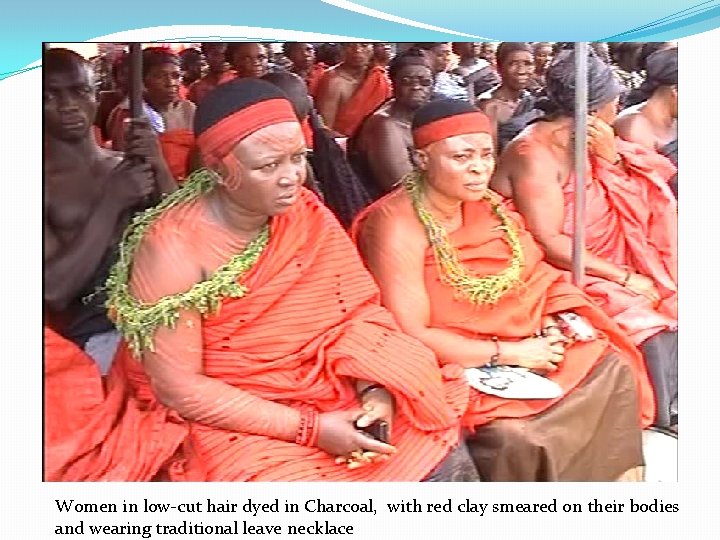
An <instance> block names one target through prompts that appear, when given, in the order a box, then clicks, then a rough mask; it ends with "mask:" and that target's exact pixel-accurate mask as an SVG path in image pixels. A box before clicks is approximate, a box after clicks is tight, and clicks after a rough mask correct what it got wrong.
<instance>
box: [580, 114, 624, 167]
mask: <svg viewBox="0 0 720 540" xmlns="http://www.w3.org/2000/svg"><path fill="white" fill-rule="evenodd" d="M587 134H588V147H589V148H590V152H591V153H592V154H593V155H595V156H598V157H600V158H602V159H604V160H605V161H607V162H609V163H613V164H615V163H616V162H617V160H618V158H619V155H618V153H617V148H616V147H615V131H613V128H612V126H610V125H609V124H607V123H605V122H604V121H602V120H600V118H598V117H597V116H588V123H587Z"/></svg>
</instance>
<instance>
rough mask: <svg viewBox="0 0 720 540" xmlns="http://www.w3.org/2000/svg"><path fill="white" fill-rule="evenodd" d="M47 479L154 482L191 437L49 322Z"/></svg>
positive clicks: (166, 412)
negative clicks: (135, 396)
mask: <svg viewBox="0 0 720 540" xmlns="http://www.w3.org/2000/svg"><path fill="white" fill-rule="evenodd" d="M44 390H45V426H44V427H45V441H44V442H45V453H44V457H45V460H44V477H45V480H46V481H63V482H76V481H144V480H151V479H152V478H153V477H154V476H155V474H156V473H157V472H158V471H159V470H160V469H161V467H162V466H163V465H164V464H165V463H166V462H167V461H168V460H169V459H170V458H171V456H172V455H173V454H174V452H175V451H176V449H177V448H178V446H179V445H180V444H181V442H182V441H183V440H184V439H185V438H186V436H187V428H186V427H185V426H183V425H182V423H181V422H180V421H179V419H177V418H173V416H172V414H170V413H169V412H168V411H167V410H163V409H160V408H157V407H150V408H147V409H146V408H141V407H140V406H139V404H138V402H137V401H136V400H134V399H132V398H130V397H129V395H128V389H127V384H126V382H125V381H124V379H123V378H122V377H118V376H117V373H115V375H114V376H110V377H109V379H108V383H107V386H106V387H104V386H103V380H102V377H101V376H100V372H99V371H98V369H97V367H96V365H95V363H94V362H93V360H92V359H91V358H90V357H88V356H87V355H86V354H85V353H84V352H83V351H82V350H81V349H79V348H78V347H77V346H76V345H75V344H74V343H72V342H70V341H68V340H66V339H65V338H63V337H61V336H60V335H59V334H57V333H56V332H54V331H53V330H51V329H49V328H47V327H46V328H45V389H44Z"/></svg>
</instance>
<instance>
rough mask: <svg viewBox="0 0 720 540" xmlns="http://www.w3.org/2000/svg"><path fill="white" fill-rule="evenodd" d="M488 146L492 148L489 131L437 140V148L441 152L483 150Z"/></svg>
mask: <svg viewBox="0 0 720 540" xmlns="http://www.w3.org/2000/svg"><path fill="white" fill-rule="evenodd" d="M488 147H490V148H492V136H491V135H490V134H489V133H466V134H463V135H455V136H453V137H448V138H447V139H443V140H442V141H438V149H439V150H440V151H441V152H457V151H460V150H468V149H471V150H484V149H487V148H488Z"/></svg>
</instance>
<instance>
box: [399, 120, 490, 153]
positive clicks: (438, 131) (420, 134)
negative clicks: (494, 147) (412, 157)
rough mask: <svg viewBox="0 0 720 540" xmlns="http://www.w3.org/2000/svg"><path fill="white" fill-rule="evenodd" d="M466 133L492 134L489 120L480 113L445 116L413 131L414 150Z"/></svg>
mask: <svg viewBox="0 0 720 540" xmlns="http://www.w3.org/2000/svg"><path fill="white" fill-rule="evenodd" d="M468 133H492V125H491V124H490V119H489V118H488V117H487V116H486V115H485V114H484V113H481V112H480V111H474V112H467V113H463V114H456V115H453V116H446V117H444V118H440V119H438V120H435V121H433V122H430V123H429V124H425V125H424V126H421V127H419V128H417V129H415V130H413V134H412V136H413V142H414V144H415V148H417V149H420V148H425V147H426V146H428V145H429V144H432V143H434V142H437V141H442V140H443V139H447V138H448V137H455V136H456V135H467V134H468Z"/></svg>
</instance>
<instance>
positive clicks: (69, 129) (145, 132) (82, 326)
mask: <svg viewBox="0 0 720 540" xmlns="http://www.w3.org/2000/svg"><path fill="white" fill-rule="evenodd" d="M43 72H44V73H43V75H44V77H43V120H44V142H45V160H44V169H45V186H44V190H45V207H44V209H43V230H44V233H45V236H44V249H43V261H44V290H43V301H44V305H45V308H46V317H47V321H48V322H49V323H50V324H51V325H52V326H53V327H54V328H55V329H56V330H57V331H58V332H59V333H61V334H63V335H64V336H65V337H66V338H68V339H71V340H72V341H74V342H75V343H76V344H78V345H79V346H81V347H83V348H85V350H86V351H87V352H88V353H89V354H90V355H91V356H93V357H94V358H95V360H96V361H97V362H98V364H99V365H100V368H101V370H102V371H106V370H107V368H108V366H109V362H110V361H111V359H112V354H113V352H114V347H115V345H116V344H117V334H116V333H115V332H114V327H113V325H112V323H111V322H110V321H109V320H108V318H107V315H106V310H105V306H104V301H103V299H102V298H101V297H100V296H101V295H98V296H97V297H94V298H93V299H92V300H91V301H90V302H89V303H84V302H83V298H84V297H86V296H87V295H89V294H91V293H93V292H95V289H96V287H101V286H103V285H104V284H105V279H106V278H107V272H108V270H109V268H110V266H111V265H112V264H113V262H114V246H115V245H117V242H118V240H119V239H120V235H121V234H122V232H123V230H124V228H125V226H126V224H127V222H128V218H129V214H130V212H131V210H132V209H133V208H136V207H138V206H139V205H141V204H143V202H144V201H145V200H146V199H147V198H148V197H153V195H156V194H158V193H161V192H170V191H171V190H172V189H174V187H175V185H174V182H173V181H172V178H171V177H170V175H169V172H168V171H167V168H166V166H165V164H164V162H163V160H162V157H161V155H160V150H159V148H158V144H157V141H156V140H155V136H154V134H153V132H152V130H151V128H150V126H149V125H148V123H147V122H146V121H135V122H134V123H133V126H132V127H133V129H132V135H131V137H130V139H129V140H128V153H127V154H126V155H125V156H124V157H123V156H122V155H121V154H118V153H115V152H112V151H109V150H104V149H102V148H100V147H98V145H97V143H96V142H95V139H94V138H93V135H92V130H91V126H92V121H93V118H94V117H95V112H96V109H97V103H96V101H95V94H94V90H93V81H92V76H91V73H90V71H89V66H88V64H87V62H86V61H85V60H84V59H83V58H82V57H81V56H79V55H78V54H76V53H74V52H72V51H69V50H66V49H50V50H49V51H47V52H46V53H45V55H44V58H43Z"/></svg>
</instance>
